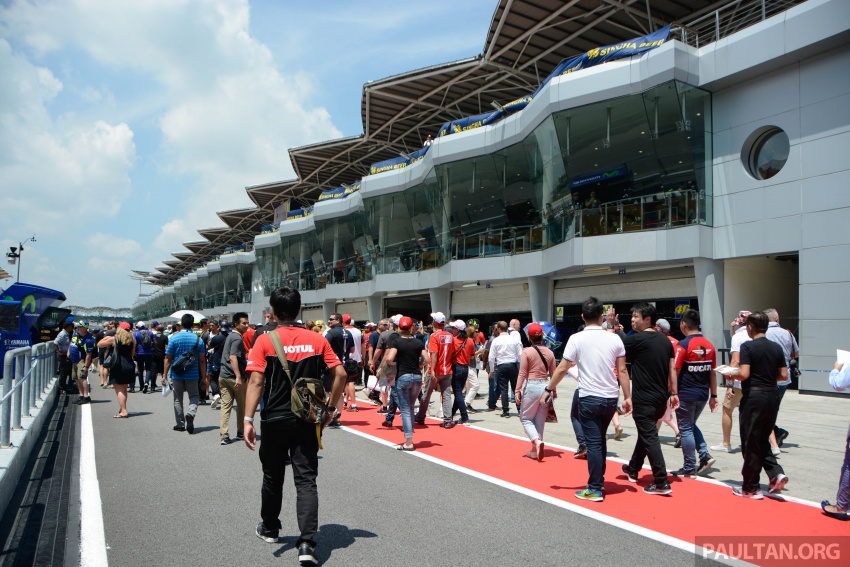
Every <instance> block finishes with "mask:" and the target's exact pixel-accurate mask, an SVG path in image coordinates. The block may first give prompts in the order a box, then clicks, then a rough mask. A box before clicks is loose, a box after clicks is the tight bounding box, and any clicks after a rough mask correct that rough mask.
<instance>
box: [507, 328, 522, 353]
mask: <svg viewBox="0 0 850 567" xmlns="http://www.w3.org/2000/svg"><path fill="white" fill-rule="evenodd" d="M508 336H509V337H510V338H511V339H513V340H514V341H516V342H518V343H519V344H520V345H522V336H521V335H520V334H519V331H517V330H516V329H514V328H510V329H508ZM520 352H522V351H520Z"/></svg>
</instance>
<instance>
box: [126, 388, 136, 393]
mask: <svg viewBox="0 0 850 567" xmlns="http://www.w3.org/2000/svg"><path fill="white" fill-rule="evenodd" d="M127 392H129V393H130V394H135V393H136V389H135V388H130V389H129V390H127Z"/></svg>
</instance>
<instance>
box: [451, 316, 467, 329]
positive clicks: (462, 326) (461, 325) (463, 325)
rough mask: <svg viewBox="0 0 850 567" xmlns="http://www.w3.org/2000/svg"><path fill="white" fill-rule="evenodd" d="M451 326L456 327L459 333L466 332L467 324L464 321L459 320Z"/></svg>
mask: <svg viewBox="0 0 850 567" xmlns="http://www.w3.org/2000/svg"><path fill="white" fill-rule="evenodd" d="M449 326H450V327H454V328H455V329H457V330H458V331H465V330H466V323H464V322H463V320H462V319H458V320H457V321H452V322H451V323H449Z"/></svg>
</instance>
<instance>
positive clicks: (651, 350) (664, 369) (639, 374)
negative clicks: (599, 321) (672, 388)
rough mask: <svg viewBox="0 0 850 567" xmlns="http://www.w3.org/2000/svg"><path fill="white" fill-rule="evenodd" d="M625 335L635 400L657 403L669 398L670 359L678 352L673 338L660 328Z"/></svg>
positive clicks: (633, 398)
mask: <svg viewBox="0 0 850 567" xmlns="http://www.w3.org/2000/svg"><path fill="white" fill-rule="evenodd" d="M621 338H622V339H623V344H624V345H625V347H626V361H627V362H629V363H631V369H630V371H629V375H630V376H631V379H632V383H633V385H634V388H633V391H632V400H633V401H634V402H635V403H645V404H653V405H657V404H659V403H661V402H663V401H664V400H666V399H667V398H668V391H667V387H668V384H667V380H668V378H669V376H670V359H672V358H673V357H674V356H675V353H674V352H673V344H672V343H671V342H670V339H668V338H667V337H666V336H664V335H663V334H661V333H658V332H656V331H642V332H640V333H635V334H633V335H628V336H625V337H621Z"/></svg>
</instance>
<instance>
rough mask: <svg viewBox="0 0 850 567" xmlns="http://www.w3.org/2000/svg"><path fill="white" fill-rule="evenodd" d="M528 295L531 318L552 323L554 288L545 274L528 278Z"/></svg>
mask: <svg viewBox="0 0 850 567" xmlns="http://www.w3.org/2000/svg"><path fill="white" fill-rule="evenodd" d="M528 296H529V300H530V302H531V318H532V319H533V320H535V321H549V322H551V323H554V321H553V319H552V317H553V315H554V303H555V289H554V286H553V285H552V282H551V281H550V280H549V278H548V277H545V276H532V277H530V278H528Z"/></svg>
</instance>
